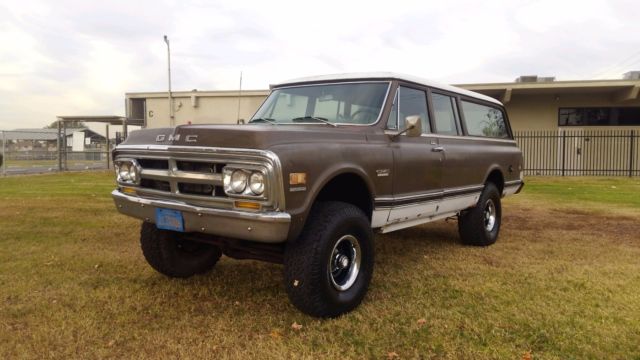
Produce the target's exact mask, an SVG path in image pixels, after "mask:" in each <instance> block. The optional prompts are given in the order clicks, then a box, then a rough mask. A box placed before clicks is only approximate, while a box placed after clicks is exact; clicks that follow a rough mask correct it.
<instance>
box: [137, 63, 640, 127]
mask: <svg viewBox="0 0 640 360" xmlns="http://www.w3.org/2000/svg"><path fill="white" fill-rule="evenodd" d="M457 86H459V87H462V88H465V89H469V90H473V91H477V92H479V93H482V94H485V95H489V96H492V97H494V98H496V99H498V100H500V101H502V102H503V103H504V104H505V106H506V108H507V111H508V113H509V118H510V120H511V124H512V127H513V129H514V130H515V131H524V130H558V129H562V128H566V129H579V128H588V129H602V128H606V129H616V128H617V129H630V128H631V127H638V128H640V71H633V72H628V73H626V74H625V75H624V76H623V78H621V79H612V80H579V81H555V78H553V77H538V76H521V77H519V78H517V79H516V81H514V82H509V83H487V84H459V85H457ZM268 94H269V91H268V90H248V91H242V93H241V94H240V93H239V92H238V91H197V90H193V91H178V92H173V93H172V95H173V101H174V113H175V115H174V119H175V124H176V125H180V124H187V123H189V122H190V123H193V124H202V123H218V124H235V123H237V122H238V120H239V119H242V120H248V119H249V118H251V116H252V115H253V113H254V112H255V111H256V110H257V108H258V107H259V106H260V104H261V103H262V102H263V101H264V99H265V97H266V96H267V95H268ZM167 98H168V97H167V92H142V93H127V94H126V104H127V109H126V110H127V117H128V119H131V120H134V121H137V122H138V123H141V124H142V123H143V124H145V126H147V127H163V126H170V123H171V122H170V116H169V103H168V101H167Z"/></svg>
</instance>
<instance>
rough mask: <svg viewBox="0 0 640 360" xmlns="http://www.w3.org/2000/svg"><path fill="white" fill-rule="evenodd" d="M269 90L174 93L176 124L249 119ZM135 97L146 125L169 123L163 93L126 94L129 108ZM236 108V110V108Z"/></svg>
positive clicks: (164, 125)
mask: <svg viewBox="0 0 640 360" xmlns="http://www.w3.org/2000/svg"><path fill="white" fill-rule="evenodd" d="M268 93H269V91H267V90H259V91H255V90H254V91H246V92H243V93H242V95H241V96H239V95H238V92H237V91H234V92H231V91H207V92H179V93H174V95H173V101H174V114H175V125H184V124H188V123H189V122H190V123H192V124H236V123H237V120H238V119H244V120H245V121H248V120H249V119H250V118H251V117H252V116H253V114H254V113H255V111H256V110H257V109H258V107H260V105H261V104H262V102H263V101H264V99H265V98H266V97H267V95H268ZM135 99H143V100H144V111H142V112H139V113H144V116H145V123H146V127H148V128H158V127H168V126H170V117H169V103H168V101H167V99H168V97H167V94H166V93H135V94H127V101H128V107H129V111H132V110H133V109H132V108H133V107H135V106H140V104H141V103H140V102H139V101H138V102H137V103H136V101H132V100H135ZM238 110H239V111H238Z"/></svg>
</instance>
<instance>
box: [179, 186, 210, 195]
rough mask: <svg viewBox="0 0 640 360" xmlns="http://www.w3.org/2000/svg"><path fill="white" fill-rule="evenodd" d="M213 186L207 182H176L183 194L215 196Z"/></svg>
mask: <svg viewBox="0 0 640 360" xmlns="http://www.w3.org/2000/svg"><path fill="white" fill-rule="evenodd" d="M215 188H216V187H215V186H213V185H209V184H190V183H178V190H180V192H181V193H183V194H191V195H205V196H207V195H208V196H215V191H214V190H215Z"/></svg>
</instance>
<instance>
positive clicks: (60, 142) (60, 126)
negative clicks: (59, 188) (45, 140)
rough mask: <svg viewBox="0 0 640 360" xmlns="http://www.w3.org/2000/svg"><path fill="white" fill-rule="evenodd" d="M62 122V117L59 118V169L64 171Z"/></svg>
mask: <svg viewBox="0 0 640 360" xmlns="http://www.w3.org/2000/svg"><path fill="white" fill-rule="evenodd" d="M61 129H62V124H61V121H60V119H58V138H57V146H58V171H62V134H61Z"/></svg>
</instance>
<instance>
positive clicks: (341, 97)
mask: <svg viewBox="0 0 640 360" xmlns="http://www.w3.org/2000/svg"><path fill="white" fill-rule="evenodd" d="M388 87H389V83H388V82H368V83H345V84H326V85H322V84H318V85H311V86H298V87H290V88H282V89H276V90H274V91H272V92H271V94H270V95H269V97H268V98H267V100H266V101H265V102H264V104H262V106H261V107H260V109H258V111H257V112H256V114H255V115H254V116H253V118H252V119H251V120H250V121H249V122H250V123H264V124H272V125H273V124H299V123H307V124H308V123H318V124H327V123H328V124H329V125H333V124H359V125H368V124H373V123H375V122H376V121H377V120H378V116H379V115H380V110H381V109H382V105H383V104H384V99H385V97H386V95H387V89H388Z"/></svg>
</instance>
